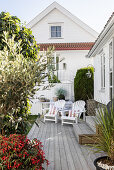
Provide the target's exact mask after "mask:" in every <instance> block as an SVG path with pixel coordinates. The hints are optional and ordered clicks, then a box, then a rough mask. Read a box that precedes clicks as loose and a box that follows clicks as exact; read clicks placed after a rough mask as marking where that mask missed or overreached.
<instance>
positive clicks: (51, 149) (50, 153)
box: [48, 123, 54, 170]
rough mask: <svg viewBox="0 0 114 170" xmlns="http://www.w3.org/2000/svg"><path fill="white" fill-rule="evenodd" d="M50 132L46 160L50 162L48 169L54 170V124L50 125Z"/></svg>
mask: <svg viewBox="0 0 114 170" xmlns="http://www.w3.org/2000/svg"><path fill="white" fill-rule="evenodd" d="M50 126H51V131H50V144H49V149H48V160H49V161H50V165H49V167H48V169H51V170H53V169H54V123H51V125H50Z"/></svg>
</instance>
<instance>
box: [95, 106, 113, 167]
mask: <svg viewBox="0 0 114 170" xmlns="http://www.w3.org/2000/svg"><path fill="white" fill-rule="evenodd" d="M97 113H98V114H97V115H96V123H97V124H98V125H99V127H100V128H99V129H100V132H99V134H98V136H97V144H95V145H94V146H93V147H94V148H96V149H97V151H96V152H100V151H104V152H105V153H106V154H107V156H104V157H99V158H97V159H95V161H94V165H95V167H96V170H106V169H110V170H112V169H113V168H114V107H113V104H111V105H110V104H109V105H108V107H102V108H100V109H98V112H97Z"/></svg>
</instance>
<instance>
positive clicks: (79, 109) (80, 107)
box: [75, 100, 85, 123]
mask: <svg viewBox="0 0 114 170" xmlns="http://www.w3.org/2000/svg"><path fill="white" fill-rule="evenodd" d="M75 110H76V113H77V120H76V122H77V123H78V118H80V116H81V114H82V113H83V120H84V121H85V101H83V100H78V101H76V102H75Z"/></svg>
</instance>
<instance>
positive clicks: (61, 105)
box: [55, 100, 65, 115]
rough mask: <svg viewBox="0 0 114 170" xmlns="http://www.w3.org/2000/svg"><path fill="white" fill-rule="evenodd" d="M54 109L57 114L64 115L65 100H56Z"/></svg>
mask: <svg viewBox="0 0 114 170" xmlns="http://www.w3.org/2000/svg"><path fill="white" fill-rule="evenodd" d="M55 107H56V108H57V110H58V112H60V113H61V115H63V113H64V107H65V100H58V101H56V102H55Z"/></svg>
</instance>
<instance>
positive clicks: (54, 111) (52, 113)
mask: <svg viewBox="0 0 114 170" xmlns="http://www.w3.org/2000/svg"><path fill="white" fill-rule="evenodd" d="M49 114H50V115H56V114H57V108H56V107H55V106H54V105H53V104H50V107H49Z"/></svg>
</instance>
